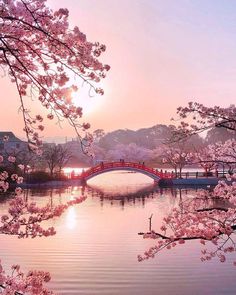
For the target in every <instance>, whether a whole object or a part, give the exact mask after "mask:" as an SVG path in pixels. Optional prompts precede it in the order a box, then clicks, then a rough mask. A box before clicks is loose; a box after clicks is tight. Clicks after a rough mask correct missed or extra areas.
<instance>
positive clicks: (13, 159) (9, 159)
mask: <svg viewBox="0 0 236 295" xmlns="http://www.w3.org/2000/svg"><path fill="white" fill-rule="evenodd" d="M7 159H8V161H9V162H11V163H15V161H16V157H14V156H9V157H8V158H7Z"/></svg>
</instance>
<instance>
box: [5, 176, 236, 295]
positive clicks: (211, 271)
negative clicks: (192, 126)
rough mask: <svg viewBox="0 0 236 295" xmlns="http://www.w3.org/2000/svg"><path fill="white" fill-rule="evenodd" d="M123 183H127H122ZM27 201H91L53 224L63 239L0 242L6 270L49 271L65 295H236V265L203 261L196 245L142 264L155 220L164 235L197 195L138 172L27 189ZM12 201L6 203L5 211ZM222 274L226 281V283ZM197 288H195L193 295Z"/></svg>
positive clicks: (10, 238)
mask: <svg viewBox="0 0 236 295" xmlns="http://www.w3.org/2000/svg"><path fill="white" fill-rule="evenodd" d="M118 177H120V178H118ZM24 194H25V195H24V196H25V198H26V199H27V200H29V201H35V202H37V203H38V204H39V205H40V204H42V205H44V204H47V203H50V204H51V206H54V205H56V204H61V203H65V202H66V201H68V200H70V199H71V198H73V197H75V196H80V195H82V194H84V195H86V196H88V198H87V199H86V200H85V201H84V202H83V203H81V204H79V205H77V206H74V207H73V208H70V209H69V210H68V211H66V212H65V213H64V214H63V215H62V216H61V217H60V218H57V219H55V220H51V221H50V222H49V223H48V226H54V227H55V229H56V231H57V234H56V235H55V236H53V237H50V238H41V239H27V240H26V239H20V240H19V239H17V238H15V237H11V236H1V243H0V250H1V259H2V261H3V263H4V264H5V265H11V264H15V263H17V264H18V263H19V264H20V265H22V267H23V269H24V270H27V269H29V267H30V268H32V269H38V270H47V271H49V272H50V273H51V274H52V283H51V285H50V287H51V288H52V289H53V290H54V291H55V292H56V293H59V294H62V295H72V294H83V295H85V294H87V295H92V294H96V295H99V294H107V295H111V294H112V295H120V294H123V295H132V294H133V295H134V294H135V295H143V294H147V295H153V294H158V295H166V294H175V295H180V294H181V295H188V294H191V293H194V292H195V293H194V294H204V295H207V294H208V295H212V294H214V295H216V294H217V295H221V294H235V292H236V287H235V270H234V269H232V267H231V264H232V260H230V259H229V260H227V262H226V263H224V264H219V263H218V262H216V261H211V262H209V263H207V264H204V263H202V262H201V261H200V255H201V254H200V248H199V243H197V242H195V241H193V242H191V243H190V242H189V243H186V244H185V245H183V246H181V247H178V249H176V250H175V249H173V250H171V251H169V250H167V251H163V252H162V253H161V254H160V256H158V257H157V259H154V260H150V261H146V262H144V263H139V262H138V261H137V255H138V254H142V253H143V252H144V251H145V250H147V248H148V247H149V246H153V241H149V240H144V239H142V238H141V237H140V236H139V235H138V232H140V231H147V230H148V226H149V224H148V218H149V217H150V216H151V215H152V214H153V218H152V226H153V229H154V230H157V229H158V228H159V227H160V225H161V224H162V220H163V217H165V216H166V215H167V214H168V213H170V212H171V211H172V209H173V207H174V206H179V204H180V203H181V202H182V201H184V200H186V199H188V198H192V197H194V196H195V195H196V189H191V188H171V189H167V188H165V189H161V188H159V187H158V186H154V185H153V183H152V181H150V180H149V179H144V178H143V176H139V175H138V174H130V175H127V174H120V176H118V174H117V175H116V177H115V175H114V178H113V176H111V175H110V176H107V178H105V177H104V178H102V179H101V178H100V180H97V179H94V181H91V182H89V184H88V186H85V187H81V186H77V187H68V188H60V189H40V190H38V189H34V190H26V191H25V192H24ZM8 202H9V199H7V198H5V200H4V201H2V202H1V203H0V213H1V214H2V213H3V212H4V210H6V209H7V207H8V206H7V204H8ZM219 276H220V278H221V279H220V280H219ZM192 290H195V291H194V292H193V291H192Z"/></svg>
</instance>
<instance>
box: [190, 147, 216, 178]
mask: <svg viewBox="0 0 236 295" xmlns="http://www.w3.org/2000/svg"><path fill="white" fill-rule="evenodd" d="M193 158H194V159H193V163H196V164H198V165H199V166H200V167H202V168H203V169H204V171H205V175H208V174H209V173H210V172H211V171H212V170H214V169H217V168H218V166H219V162H218V160H219V157H218V146H216V145H213V144H211V145H208V146H207V147H205V148H203V149H201V150H200V151H198V152H195V153H194V154H193Z"/></svg>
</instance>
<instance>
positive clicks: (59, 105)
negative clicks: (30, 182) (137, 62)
mask: <svg viewBox="0 0 236 295" xmlns="http://www.w3.org/2000/svg"><path fill="white" fill-rule="evenodd" d="M46 2H47V1H46V0H0V32H1V33H0V65H1V68H2V70H3V71H4V73H5V74H7V75H8V76H9V77H10V79H11V81H12V82H13V83H15V85H16V88H17V91H18V94H19V98H20V106H21V107H20V109H21V111H22V114H23V119H24V131H25V132H26V135H27V139H28V142H29V144H30V147H31V148H32V149H34V148H35V147H37V145H39V144H40V143H41V141H40V138H39V132H40V131H42V130H43V129H44V125H43V123H42V122H43V120H44V118H43V117H42V116H41V115H40V114H36V115H35V116H33V115H32V114H31V113H30V110H29V109H28V108H27V107H26V99H27V96H33V97H37V99H38V100H39V101H40V102H41V104H42V106H43V107H45V108H46V109H47V110H48V114H47V118H48V119H49V120H51V119H53V118H56V119H57V120H59V121H61V120H62V118H66V119H67V120H68V121H69V123H70V124H71V125H72V126H73V127H74V128H75V130H76V132H77V135H78V137H79V138H81V140H82V136H81V133H80V130H83V131H86V130H87V129H88V128H89V127H90V125H89V124H88V123H79V122H78V119H79V118H80V117H81V116H82V108H81V107H76V106H75V105H74V103H73V101H72V93H73V92H74V91H77V90H78V86H77V85H76V84H73V83H70V78H71V77H72V75H74V76H75V77H77V78H79V79H81V80H82V81H84V82H86V83H87V84H88V85H89V86H90V89H91V90H94V91H95V92H96V93H100V94H103V93H104V92H103V89H101V88H99V87H97V88H96V87H95V83H98V82H99V81H100V80H101V79H102V78H104V77H105V76H106V72H107V71H108V70H109V68H110V67H109V66H108V65H103V64H102V63H101V62H100V61H99V60H98V57H99V56H100V55H101V53H102V52H104V51H105V49H106V47H105V45H102V44H100V43H99V42H96V43H92V42H89V41H87V39H86V35H85V34H83V33H82V32H81V31H80V29H79V28H78V27H74V28H72V29H71V28H70V27H69V22H68V15H69V11H68V10H67V9H64V8H60V9H59V10H57V11H52V10H51V9H50V8H49V7H48V6H47V5H46ZM87 140H88V138H87ZM83 142H87V141H83Z"/></svg>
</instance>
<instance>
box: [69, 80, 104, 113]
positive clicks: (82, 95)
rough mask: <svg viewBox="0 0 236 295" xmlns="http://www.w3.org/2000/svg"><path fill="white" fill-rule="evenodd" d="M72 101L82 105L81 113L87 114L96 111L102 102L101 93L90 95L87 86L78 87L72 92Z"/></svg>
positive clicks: (79, 105)
mask: <svg viewBox="0 0 236 295" xmlns="http://www.w3.org/2000/svg"><path fill="white" fill-rule="evenodd" d="M72 102H73V103H74V104H75V105H76V106H77V107H82V109H83V115H89V114H91V113H93V112H95V111H97V110H98V109H99V108H100V107H101V105H102V103H103V97H102V96H101V95H97V94H94V92H93V94H92V95H90V94H89V91H88V88H87V87H85V86H84V87H80V88H79V90H78V91H77V92H73V94H72Z"/></svg>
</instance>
